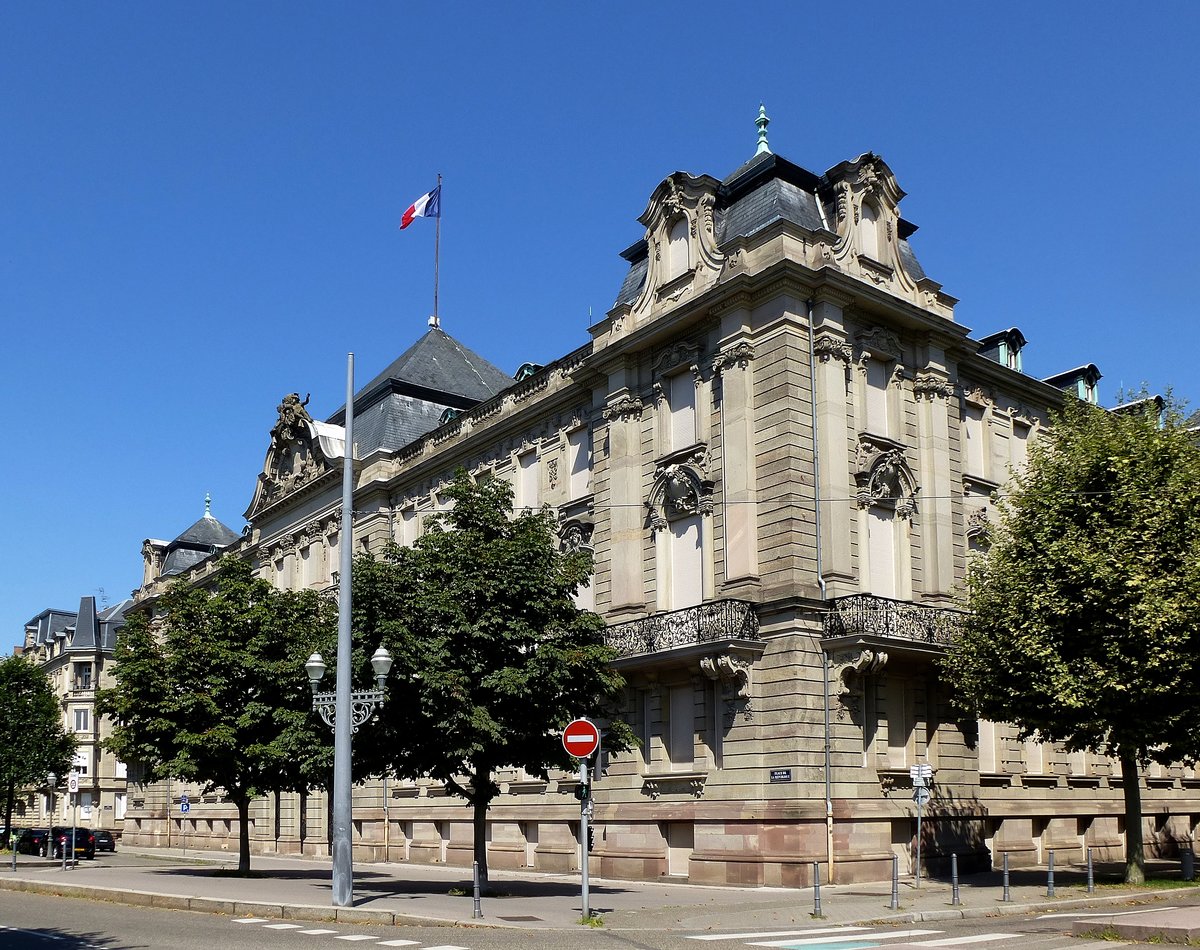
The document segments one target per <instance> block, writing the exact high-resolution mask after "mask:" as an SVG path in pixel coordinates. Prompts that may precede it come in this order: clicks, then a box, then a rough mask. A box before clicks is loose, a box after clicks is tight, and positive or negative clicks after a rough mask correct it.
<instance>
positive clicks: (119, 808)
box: [113, 792, 128, 821]
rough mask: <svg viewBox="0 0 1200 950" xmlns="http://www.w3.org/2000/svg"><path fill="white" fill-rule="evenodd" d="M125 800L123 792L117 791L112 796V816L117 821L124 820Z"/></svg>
mask: <svg viewBox="0 0 1200 950" xmlns="http://www.w3.org/2000/svg"><path fill="white" fill-rule="evenodd" d="M127 802H128V799H127V798H126V795H125V792H117V793H116V795H114V796H113V816H114V817H115V818H116V820H117V821H124V820H125V809H126V807H127Z"/></svg>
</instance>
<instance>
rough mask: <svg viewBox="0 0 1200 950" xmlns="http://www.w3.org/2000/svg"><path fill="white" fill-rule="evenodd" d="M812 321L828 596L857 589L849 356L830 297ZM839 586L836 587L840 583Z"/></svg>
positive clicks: (815, 308) (837, 310) (821, 303)
mask: <svg viewBox="0 0 1200 950" xmlns="http://www.w3.org/2000/svg"><path fill="white" fill-rule="evenodd" d="M812 319H813V323H814V324H815V325H817V326H820V327H821V330H820V331H819V332H817V333H816V335H815V338H814V341H813V353H814V359H815V364H816V366H815V369H816V380H815V386H816V391H817V392H816V398H817V407H816V417H817V418H816V425H817V454H818V464H819V467H820V476H819V480H818V487H819V490H820V498H821V566H822V570H823V571H824V574H825V579H826V581H827V582H830V583H831V584H832V585H833V586H832V587H831V588H830V589H829V591H828V595H829V596H830V597H838V596H841V595H844V594H851V593H857V592H858V591H857V588H856V586H855V585H854V571H853V567H852V564H851V559H850V538H851V522H852V520H853V519H854V517H855V514H856V509H855V507H854V506H853V505H852V504H851V503H850V502H849V500H848V499H850V498H851V497H852V496H853V494H854V493H853V491H852V490H851V484H850V448H849V444H848V442H847V438H846V435H847V431H848V430H847V414H848V412H849V411H850V406H849V405H848V404H847V399H846V372H847V370H848V368H849V366H850V361H851V359H852V358H853V352H852V350H851V348H850V345H849V344H848V343H847V342H846V338H845V330H844V327H843V325H842V310H841V307H840V306H838V304H837V303H836V302H834V301H832V300H827V299H824V300H818V301H817V302H816V303H815V304H814V306H813V317H812ZM839 582H840V583H841V584H842V586H843V589H834V588H835V587H836V585H837V584H838V583H839Z"/></svg>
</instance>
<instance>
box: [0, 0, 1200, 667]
mask: <svg viewBox="0 0 1200 950" xmlns="http://www.w3.org/2000/svg"><path fill="white" fill-rule="evenodd" d="M1198 41H1200V5H1197V4H1195V3H1169V2H1168V3H1158V4H1154V5H1152V6H1147V7H1144V8H1136V7H1134V6H1131V5H1128V4H1116V3H1103V2H1099V3H1057V4H1045V3H1008V4H987V5H984V4H962V3H945V4H923V3H914V4H896V3H894V2H893V3H886V4H878V5H877V4H874V3H869V2H859V3H854V4H851V5H849V6H842V7H839V6H837V5H836V4H834V5H830V4H816V3H802V2H796V0H793V2H786V3H758V4H749V5H742V6H738V5H736V4H735V5H732V6H731V5H730V4H728V3H715V4H714V3H707V2H693V3H688V4H686V5H684V4H680V5H675V4H649V3H644V2H643V3H636V4H633V3H602V4H592V5H580V4H520V5H518V4H501V3H487V4H482V3H480V4H471V3H439V4H423V3H399V2H396V3H388V4H384V3H371V2H363V3H355V4H334V3H325V4H315V3H301V2H286V3H282V2H281V3H266V2H251V3H245V2H238V3H221V2H206V3H203V4H183V3H151V2H142V3H117V2H114V3H103V4H101V3H23V4H21V3H9V4H5V5H4V7H3V9H2V10H0V89H2V93H0V189H2V191H0V314H2V320H3V324H2V325H3V328H4V332H3V351H2V352H3V354H4V371H3V374H2V375H0V387H2V395H3V402H4V405H5V406H6V407H7V411H8V413H9V422H8V424H7V427H6V428H7V433H6V437H5V439H4V444H5V447H6V449H7V452H8V457H9V461H8V463H7V464H6V465H4V466H3V468H2V470H0V489H2V494H3V498H4V510H3V523H4V525H5V528H6V531H5V539H4V543H3V544H0V578H2V579H3V587H2V588H0V624H2V627H0V643H6V642H10V643H13V644H15V643H17V642H18V641H19V640H20V638H21V635H22V629H23V625H24V622H25V621H26V620H27V619H29V618H30V617H32V616H34V615H35V614H36V613H38V612H39V611H40V610H42V609H44V608H46V607H51V606H53V607H65V608H70V609H74V608H75V607H76V606H77V605H78V603H79V598H80V596H81V595H86V594H92V593H97V592H98V589H99V588H103V589H104V590H105V591H106V593H107V596H108V598H109V600H110V601H112V602H115V601H116V600H117V599H119V598H121V597H122V596H125V595H127V594H128V592H129V591H130V589H131V588H133V587H134V586H135V585H136V584H137V583H138V582H139V581H140V577H141V556H140V548H141V542H142V540H143V539H144V538H147V537H158V538H164V539H170V538H173V537H175V536H176V535H177V534H179V533H180V532H181V531H182V530H183V529H184V528H185V527H187V526H188V525H189V524H190V523H191V522H192V521H194V520H195V519H196V518H198V517H199V516H200V515H201V514H202V513H203V504H204V494H205V492H212V495H213V510H214V513H215V514H216V515H217V516H218V517H219V518H220V519H221V520H222V521H224V522H225V523H226V524H228V525H230V526H231V527H233V528H234V529H235V530H238V529H240V528H241V527H242V524H243V523H244V522H243V519H242V513H243V512H244V510H245V508H246V506H247V505H248V503H249V501H250V498H251V495H252V492H253V489H254V483H255V478H256V476H257V473H258V471H259V470H260V468H261V466H262V462H263V458H264V455H265V452H266V449H267V444H268V431H269V429H270V427H271V425H272V424H273V422H274V419H275V406H276V405H277V404H278V402H279V399H280V397H281V396H282V395H283V394H284V393H287V392H292V391H298V392H300V393H301V394H304V393H306V392H311V393H312V404H311V405H310V409H311V410H313V414H314V415H315V416H317V417H318V418H320V417H324V416H325V415H327V414H329V413H330V412H331V411H332V410H334V409H335V408H337V407H338V406H339V405H340V404H341V402H342V397H343V394H344V388H345V382H344V371H345V354H346V353H347V352H348V351H350V350H353V351H354V352H355V353H356V359H357V362H358V372H359V382H360V383H361V382H365V381H366V380H367V379H369V378H370V377H371V376H373V375H374V374H376V373H377V372H378V371H379V370H381V369H382V368H383V367H384V366H385V365H386V364H387V363H388V362H389V361H390V360H391V359H392V358H394V357H395V356H397V355H398V354H399V353H400V352H401V351H402V350H403V349H405V348H406V347H407V346H408V344H409V343H411V342H412V341H413V340H414V339H415V338H416V337H417V336H418V335H419V334H420V333H422V332H423V331H424V329H425V321H426V318H427V317H428V315H429V313H430V312H431V303H432V302H431V297H432V264H433V224H432V222H430V221H418V222H416V223H415V224H414V225H413V226H412V227H411V228H409V229H408V230H406V231H405V232H403V233H400V232H399V231H398V229H397V225H398V222H399V218H400V214H401V212H402V211H403V210H404V208H405V207H406V206H407V205H408V204H409V203H410V202H411V201H412V200H413V199H415V198H417V197H418V196H419V195H421V194H422V193H423V192H425V191H427V190H429V189H430V188H431V187H432V186H433V184H434V182H435V179H436V175H437V173H438V172H441V173H442V174H443V175H444V176H445V189H444V195H443V213H444V218H443V222H442V223H443V233H442V282H441V311H442V315H443V320H444V323H443V325H444V326H445V328H446V329H447V330H448V331H449V332H450V333H452V334H454V335H455V336H457V337H458V338H459V339H461V340H462V341H463V342H465V343H466V344H467V345H469V346H471V347H472V348H474V349H475V350H477V351H478V352H479V353H481V354H482V355H484V356H486V357H488V358H489V359H491V360H492V361H493V362H494V363H496V364H497V365H499V366H500V367H502V368H504V369H506V370H508V371H509V372H512V371H513V370H515V369H516V367H517V366H518V365H519V364H520V363H522V362H523V361H525V360H533V361H536V362H546V361H549V360H551V359H554V358H555V357H557V356H561V355H563V354H564V353H566V352H568V351H569V350H571V349H573V348H574V347H576V346H578V345H580V344H582V343H583V342H585V340H586V338H587V337H586V327H587V325H588V312H589V308H590V309H591V310H592V311H593V312H594V313H595V314H596V315H600V314H603V313H604V312H605V311H606V310H607V309H608V308H609V307H610V306H611V305H612V303H613V300H614V299H615V296H616V292H617V288H618V286H619V284H620V280H621V276H622V273H623V266H622V265H623V262H622V261H621V260H620V258H619V257H618V256H617V254H618V252H619V251H620V250H621V249H622V248H624V247H626V246H628V245H629V244H630V243H632V242H633V241H634V240H636V239H637V238H638V237H640V236H641V227H640V225H638V224H637V222H636V220H635V219H636V217H637V215H638V214H640V213H641V211H642V209H643V208H644V206H645V202H646V199H647V198H648V196H649V194H650V192H651V190H652V189H653V188H654V186H655V185H656V184H657V183H658V182H659V181H660V180H661V179H662V178H663V177H664V176H666V175H667V174H669V173H670V172H672V171H674V170H677V169H684V170H687V171H691V172H694V173H708V174H711V175H714V176H716V177H722V176H724V175H726V174H727V173H728V172H730V171H731V170H732V169H733V168H735V167H736V166H737V165H738V164H740V163H741V162H743V161H744V160H746V159H747V158H749V157H750V155H751V154H752V152H753V149H754V141H755V139H754V125H753V120H754V116H755V113H756V112H757V109H758V103H759V101H760V100H762V101H764V102H765V103H766V106H767V110H768V112H769V113H770V116H771V119H772V124H771V129H770V135H771V146H772V149H773V150H774V151H776V152H778V153H779V154H781V155H784V156H785V157H787V158H789V159H791V160H792V161H794V162H797V163H799V164H801V165H803V166H805V167H807V168H809V169H811V170H813V171H816V172H821V171H824V170H825V169H826V168H828V167H829V166H831V165H833V164H835V163H837V162H839V161H841V160H843V159H848V158H851V157H853V156H855V155H857V154H859V153H860V152H863V151H867V150H871V151H875V152H877V153H879V154H881V155H883V156H884V158H885V159H886V160H887V162H888V163H889V165H890V166H891V168H892V170H893V171H894V172H895V174H896V176H897V178H898V179H899V181H900V184H901V186H902V187H903V188H904V189H905V190H906V191H907V192H908V193H909V195H910V197H908V198H907V199H906V200H905V201H904V203H903V205H902V209H903V212H904V214H905V216H906V217H907V218H908V219H910V220H912V221H914V222H915V223H916V224H918V225H919V226H920V231H919V232H918V233H917V234H916V235H915V237H914V238H913V245H914V247H915V249H916V252H917V254H918V256H919V257H920V259H921V261H922V263H923V265H924V267H925V270H926V271H927V272H928V273H929V275H930V276H931V277H933V278H934V279H936V280H938V281H940V282H942V283H943V284H944V286H945V289H946V291H947V292H949V293H951V294H953V295H955V296H956V297H959V298H960V299H961V301H962V302H961V303H960V304H959V307H958V319H959V321H960V322H962V323H963V324H965V325H966V326H968V327H970V328H972V330H973V331H974V332H975V335H976V336H979V335H982V334H985V333H988V332H990V331H992V330H996V329H1001V328H1004V327H1008V326H1012V325H1017V326H1019V327H1020V328H1021V329H1022V331H1023V332H1024V333H1025V335H1026V337H1027V338H1028V339H1029V346H1028V348H1027V350H1026V354H1025V357H1026V358H1025V368H1026V370H1027V371H1028V372H1030V373H1032V374H1034V375H1038V376H1045V375H1050V374H1051V373H1055V372H1058V371H1060V370H1064V369H1068V368H1071V367H1073V366H1077V365H1079V364H1081V363H1086V362H1094V363H1096V364H1097V365H1098V366H1099V367H1100V369H1101V371H1102V372H1103V373H1104V379H1103V380H1102V382H1101V392H1102V399H1103V400H1104V401H1105V402H1106V403H1107V404H1111V403H1113V402H1114V401H1115V398H1116V393H1117V391H1118V389H1119V388H1120V387H1121V386H1122V385H1124V386H1125V387H1133V386H1136V385H1138V384H1140V383H1141V382H1143V381H1145V382H1147V383H1149V384H1150V386H1151V387H1152V388H1154V389H1156V390H1161V389H1163V388H1165V387H1167V386H1173V387H1174V388H1175V389H1176V391H1177V392H1178V393H1179V394H1180V395H1182V396H1184V397H1187V398H1190V399H1192V400H1193V402H1195V401H1196V400H1197V399H1200V387H1198V386H1197V385H1196V383H1197V377H1198V375H1200V374H1198V373H1197V369H1196V367H1197V359H1198V352H1200V351H1198V350H1197V346H1196V330H1197V320H1196V312H1197V307H1196V303H1195V285H1196V281H1197V277H1200V266H1198V265H1200V260H1198V258H1200V253H1198V251H1197V249H1198V248H1200V230H1198V222H1200V184H1198V181H1200V176H1198V174H1197V164H1198V163H1197V152H1198V149H1197V145H1198V144H1200V143H1198V141H1197V140H1198V138H1200V131H1198V130H1200V122H1198V119H1200V115H1198V112H1200V109H1198V106H1197V102H1198V97H1197V88H1198V82H1197V77H1196V71H1195V61H1194V57H1195V50H1196V48H1197V45H1198Z"/></svg>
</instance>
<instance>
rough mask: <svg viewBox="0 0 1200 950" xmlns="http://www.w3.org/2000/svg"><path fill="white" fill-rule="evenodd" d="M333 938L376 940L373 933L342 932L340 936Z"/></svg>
mask: <svg viewBox="0 0 1200 950" xmlns="http://www.w3.org/2000/svg"><path fill="white" fill-rule="evenodd" d="M333 939H334V940H378V939H379V938H378V937H377V936H375V934H344V935H343V936H341V937H334V938H333Z"/></svg>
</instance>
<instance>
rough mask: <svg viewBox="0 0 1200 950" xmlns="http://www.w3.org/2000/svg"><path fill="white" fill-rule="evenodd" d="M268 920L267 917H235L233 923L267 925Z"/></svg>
mask: <svg viewBox="0 0 1200 950" xmlns="http://www.w3.org/2000/svg"><path fill="white" fill-rule="evenodd" d="M267 919H268V918H266V917H235V918H234V919H233V922H234V923H235V924H265V923H266V922H267Z"/></svg>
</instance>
